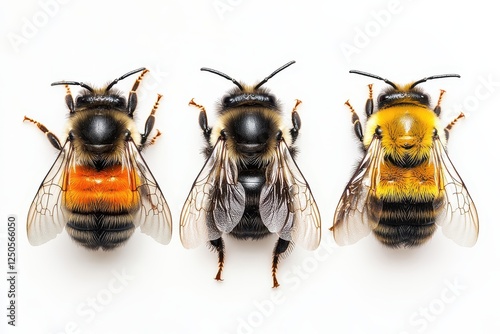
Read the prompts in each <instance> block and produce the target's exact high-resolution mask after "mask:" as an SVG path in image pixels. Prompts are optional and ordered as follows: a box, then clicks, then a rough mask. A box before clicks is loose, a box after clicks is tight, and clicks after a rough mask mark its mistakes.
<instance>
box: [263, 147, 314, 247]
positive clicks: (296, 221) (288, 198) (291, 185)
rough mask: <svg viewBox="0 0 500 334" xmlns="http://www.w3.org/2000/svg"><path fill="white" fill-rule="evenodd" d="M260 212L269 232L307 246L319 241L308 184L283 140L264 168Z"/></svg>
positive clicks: (312, 198) (312, 245) (312, 200)
mask: <svg viewBox="0 0 500 334" xmlns="http://www.w3.org/2000/svg"><path fill="white" fill-rule="evenodd" d="M266 174H267V175H266V184H265V185H264V188H263V189H262V192H261V196H260V203H259V205H260V215H261V218H262V221H263V223H264V225H266V227H267V228H268V229H269V231H270V232H273V233H277V234H278V235H279V237H280V238H282V239H285V240H292V241H293V242H294V243H296V244H299V245H301V246H302V247H304V248H306V249H310V250H313V249H316V248H317V247H318V245H319V243H320V240H321V217H320V214H319V210H318V207H317V205H316V201H315V200H314V197H313V195H312V193H311V190H310V188H309V185H308V184H307V181H306V180H305V178H304V176H303V175H302V173H301V172H300V170H299V168H298V167H297V165H296V163H295V161H294V160H293V157H292V156H291V154H290V151H289V149H288V146H287V145H286V143H285V141H284V140H282V141H281V142H280V143H279V145H278V147H277V149H276V152H275V154H274V158H273V159H272V161H271V162H270V163H269V166H268V167H267V170H266Z"/></svg>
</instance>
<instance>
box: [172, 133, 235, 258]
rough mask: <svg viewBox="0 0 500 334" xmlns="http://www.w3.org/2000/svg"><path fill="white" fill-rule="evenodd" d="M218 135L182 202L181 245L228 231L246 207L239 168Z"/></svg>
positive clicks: (216, 236)
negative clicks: (239, 180) (230, 157)
mask: <svg viewBox="0 0 500 334" xmlns="http://www.w3.org/2000/svg"><path fill="white" fill-rule="evenodd" d="M227 154H228V153H227V148H226V142H225V141H224V140H222V139H219V140H218V141H217V143H216V144H215V147H214V150H213V151H212V154H211V155H210V157H209V158H208V159H207V161H206V162H205V165H204V166H203V168H202V170H201V172H200V174H198V177H197V178H196V180H195V181H194V184H193V187H192V188H191V191H190V193H189V195H188V198H187V199H186V202H185V203H184V206H183V208H182V212H181V220H180V235H181V242H182V245H183V246H184V247H186V248H194V247H197V246H199V245H200V244H201V243H203V242H206V241H208V240H215V239H217V238H219V237H220V236H221V235H222V233H227V232H230V231H231V230H232V229H233V228H234V227H235V226H236V225H237V224H238V223H239V221H240V220H241V217H242V216H243V212H244V211H245V190H244V189H243V186H242V185H241V184H240V183H238V169H237V166H236V164H235V163H234V162H232V161H231V160H230V159H229V158H228V156H227Z"/></svg>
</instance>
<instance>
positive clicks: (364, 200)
mask: <svg viewBox="0 0 500 334" xmlns="http://www.w3.org/2000/svg"><path fill="white" fill-rule="evenodd" d="M381 150H382V148H381V145H380V139H379V138H378V137H376V136H374V137H373V140H372V142H371V144H370V146H369V147H368V150H367V152H366V154H365V157H364V158H363V160H362V161H361V163H360V164H359V166H358V168H357V169H356V171H355V172H354V175H353V176H352V178H351V180H349V183H348V184H347V186H346V187H345V190H344V192H343V193H342V196H341V198H340V201H339V204H338V205H337V208H336V210H335V216H334V218H333V226H332V228H331V230H333V236H334V238H335V241H336V242H337V243H338V244H339V245H341V246H343V245H349V244H353V243H355V242H357V241H359V240H360V239H362V238H364V237H366V236H367V235H368V234H370V232H371V231H372V229H373V228H374V227H376V226H377V224H378V221H379V219H380V215H381V212H382V201H381V200H380V199H378V197H377V196H376V193H375V190H376V185H377V182H378V180H379V173H380V164H381V161H382V158H383V155H382V152H381Z"/></svg>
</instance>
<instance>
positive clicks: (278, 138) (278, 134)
mask: <svg viewBox="0 0 500 334" xmlns="http://www.w3.org/2000/svg"><path fill="white" fill-rule="evenodd" d="M282 138H283V132H282V131H281V130H279V131H278V132H277V133H276V140H277V141H280V140H281V139H282Z"/></svg>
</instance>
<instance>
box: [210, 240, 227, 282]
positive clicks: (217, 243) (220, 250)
mask: <svg viewBox="0 0 500 334" xmlns="http://www.w3.org/2000/svg"><path fill="white" fill-rule="evenodd" d="M210 245H211V246H212V247H213V249H215V251H217V255H218V261H219V270H217V275H215V280H217V281H222V278H221V276H222V269H223V268H224V241H223V240H222V237H220V238H219V239H215V240H210Z"/></svg>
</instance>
